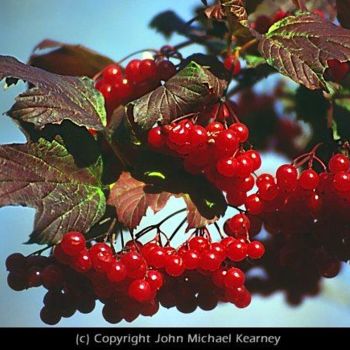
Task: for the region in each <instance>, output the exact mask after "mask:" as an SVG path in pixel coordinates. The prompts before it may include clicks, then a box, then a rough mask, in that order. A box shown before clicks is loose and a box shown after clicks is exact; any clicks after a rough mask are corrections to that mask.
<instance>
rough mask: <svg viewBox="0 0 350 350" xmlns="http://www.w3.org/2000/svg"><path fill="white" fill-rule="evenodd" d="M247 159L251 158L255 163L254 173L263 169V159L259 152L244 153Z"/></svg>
mask: <svg viewBox="0 0 350 350" xmlns="http://www.w3.org/2000/svg"><path fill="white" fill-rule="evenodd" d="M244 155H245V156H246V157H249V158H250V159H251V160H252V162H253V171H255V170H258V169H259V168H260V167H261V157H260V154H259V152H257V151H254V150H249V151H247V152H245V153H244Z"/></svg>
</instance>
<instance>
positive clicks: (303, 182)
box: [299, 169, 319, 190]
mask: <svg viewBox="0 0 350 350" xmlns="http://www.w3.org/2000/svg"><path fill="white" fill-rule="evenodd" d="M299 183H300V186H301V187H302V188H303V189H304V190H314V189H315V188H316V187H317V185H318V183H319V177H318V174H317V173H316V171H315V170H312V169H307V170H304V171H303V172H302V173H301V174H300V178H299Z"/></svg>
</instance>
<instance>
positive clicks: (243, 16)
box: [220, 0, 248, 25]
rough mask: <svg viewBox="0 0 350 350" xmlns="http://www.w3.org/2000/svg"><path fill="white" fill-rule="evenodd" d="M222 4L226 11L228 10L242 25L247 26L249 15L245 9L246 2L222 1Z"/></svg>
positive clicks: (237, 0)
mask: <svg viewBox="0 0 350 350" xmlns="http://www.w3.org/2000/svg"><path fill="white" fill-rule="evenodd" d="M220 2H221V6H222V7H223V8H224V11H226V10H228V11H229V12H230V13H231V14H233V15H234V16H235V17H236V18H237V20H238V21H239V22H240V23H241V24H244V25H246V24H247V21H248V15H247V11H246V9H245V4H244V2H245V1H244V0H220Z"/></svg>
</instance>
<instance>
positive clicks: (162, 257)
mask: <svg viewBox="0 0 350 350" xmlns="http://www.w3.org/2000/svg"><path fill="white" fill-rule="evenodd" d="M167 256H168V255H167V254H166V252H165V251H164V248H162V247H160V246H157V247H154V248H153V249H152V250H151V251H150V252H149V254H148V256H147V262H148V264H149V265H150V266H153V267H155V268H157V269H160V268H162V267H164V265H165V263H166V257H167Z"/></svg>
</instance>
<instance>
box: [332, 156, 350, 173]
mask: <svg viewBox="0 0 350 350" xmlns="http://www.w3.org/2000/svg"><path fill="white" fill-rule="evenodd" d="M349 167H350V160H349V158H348V157H346V156H345V155H343V154H341V153H338V154H335V155H334V156H333V157H332V158H331V159H330V160H329V163H328V168H329V170H330V171H331V172H332V173H339V172H341V171H348V170H349Z"/></svg>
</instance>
